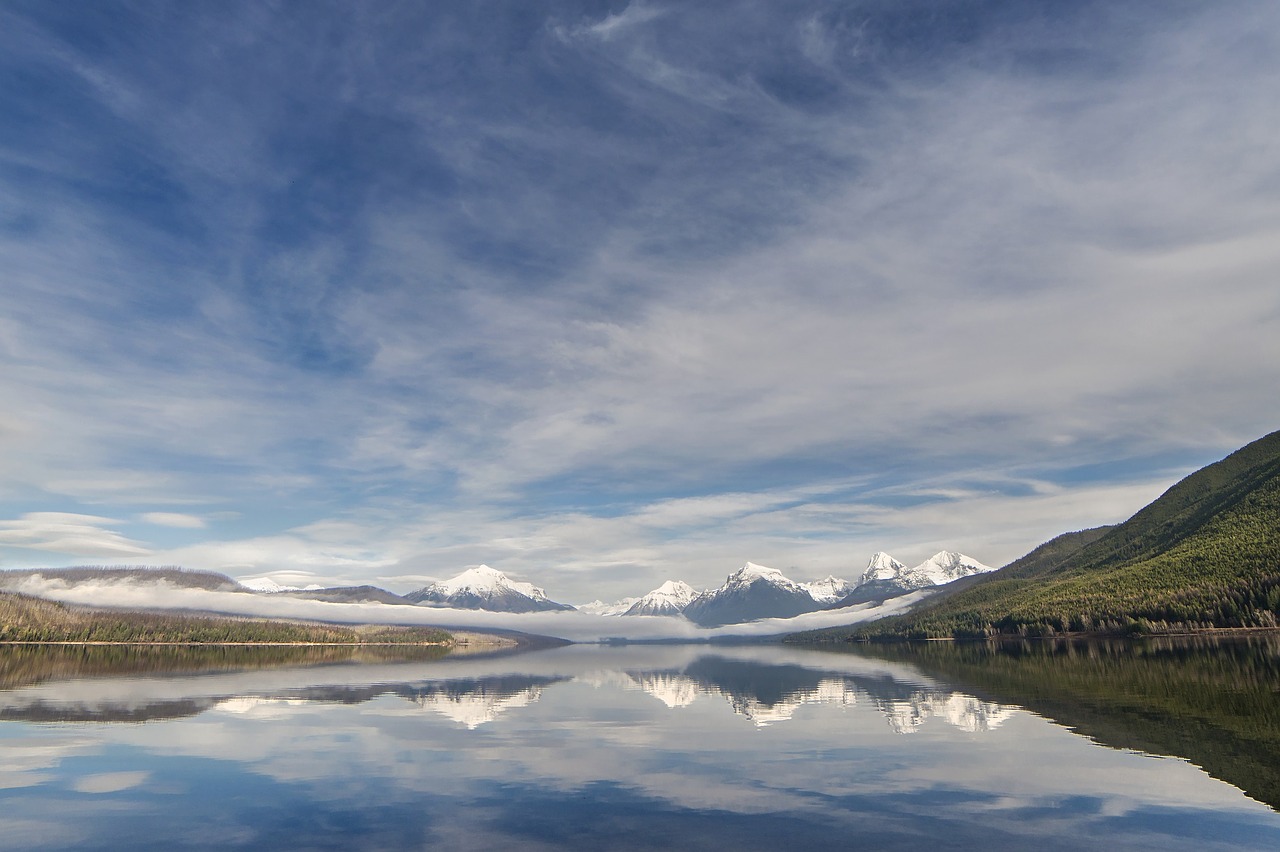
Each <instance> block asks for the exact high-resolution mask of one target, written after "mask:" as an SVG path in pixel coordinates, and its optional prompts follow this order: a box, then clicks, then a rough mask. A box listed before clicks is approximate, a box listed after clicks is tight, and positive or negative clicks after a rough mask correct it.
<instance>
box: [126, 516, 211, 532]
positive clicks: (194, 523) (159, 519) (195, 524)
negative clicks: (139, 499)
mask: <svg viewBox="0 0 1280 852" xmlns="http://www.w3.org/2000/svg"><path fill="white" fill-rule="evenodd" d="M139 517H140V518H141V519H142V520H143V521H145V522H146V523H148V524H155V525H157V526H161V527H176V528H178V529H188V530H198V529H204V527H205V522H204V519H203V518H200V517H197V516H196V515H184V514H181V513H179V512H146V513H144V514H142V515H140V516H139Z"/></svg>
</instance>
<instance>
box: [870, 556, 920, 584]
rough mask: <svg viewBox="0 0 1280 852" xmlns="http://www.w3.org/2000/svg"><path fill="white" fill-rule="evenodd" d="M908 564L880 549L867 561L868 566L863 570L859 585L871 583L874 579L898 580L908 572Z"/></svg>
mask: <svg viewBox="0 0 1280 852" xmlns="http://www.w3.org/2000/svg"><path fill="white" fill-rule="evenodd" d="M907 570H908V569H907V566H906V565H903V564H902V563H901V562H899V561H898V560H896V559H894V558H893V557H892V556H890V555H889V554H887V553H885V552H884V551H879V552H878V553H874V554H872V556H871V560H870V561H869V562H867V567H866V568H865V569H864V570H863V572H862V576H861V577H859V578H858V583H857V585H859V586H861V585H863V584H864V583H870V582H872V581H873V580H896V579H898V578H899V577H901V576H903V575H904V574H906V573H907Z"/></svg>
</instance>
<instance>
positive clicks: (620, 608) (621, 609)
mask: <svg viewBox="0 0 1280 852" xmlns="http://www.w3.org/2000/svg"><path fill="white" fill-rule="evenodd" d="M638 600H640V599H639V598H635V597H632V598H623V599H622V600H620V601H615V602H614V603H605V602H604V601H602V600H600V599H598V598H597V599H596V600H593V601H592V602H591V603H584V604H578V612H585V613H587V614H589V615H622V614H624V613H625V612H626V611H627V610H629V609H631V605H632V604H633V603H635V602H636V601H638Z"/></svg>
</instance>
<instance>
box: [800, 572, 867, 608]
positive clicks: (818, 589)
mask: <svg viewBox="0 0 1280 852" xmlns="http://www.w3.org/2000/svg"><path fill="white" fill-rule="evenodd" d="M801 585H803V586H804V587H805V588H806V589H808V590H809V594H810V595H811V596H812V597H813V599H814V600H815V601H817V602H818V603H821V604H831V603H835V602H836V601H838V600H842V599H843V598H845V597H846V596H848V595H849V593H850V592H852V591H853V590H854V589H855V588H856V587H857V584H856V583H850V582H849V581H848V580H841V579H840V578H838V577H832V576H828V577H827V578H826V579H825V580H814V581H813V582H812V583H802V584H801Z"/></svg>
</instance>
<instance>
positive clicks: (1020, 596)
mask: <svg viewBox="0 0 1280 852" xmlns="http://www.w3.org/2000/svg"><path fill="white" fill-rule="evenodd" d="M1099 532H1100V533H1101V534H1100V535H1097V534H1098V533H1099ZM1278 615H1280V432H1273V433H1272V434H1270V435H1267V436H1266V437H1265V438H1261V439H1259V440H1257V441H1255V442H1253V443H1252V444H1249V445H1248V446H1246V447H1244V448H1242V449H1240V450H1238V451H1236V452H1235V453H1232V454H1231V455H1230V456H1228V457H1227V458H1225V459H1223V460H1222V461H1220V462H1217V463H1215V464H1212V465H1210V466H1208V467H1206V468H1204V469H1202V470H1199V471H1197V472H1196V473H1193V474H1192V475H1191V476H1188V477H1187V478H1186V479H1184V480H1182V481H1181V482H1179V483H1178V484H1177V485H1174V486H1173V487H1172V488H1170V489H1169V490H1168V491H1166V492H1165V493H1164V494H1163V495H1161V497H1160V498H1159V499H1157V500H1156V501H1155V502H1153V503H1151V504H1150V505H1149V506H1147V507H1146V508H1145V509H1143V510H1142V511H1140V512H1138V513H1137V514H1136V515H1134V516H1133V517H1132V518H1130V519H1129V520H1128V521H1126V522H1125V523H1123V524H1120V525H1119V526H1116V527H1112V528H1110V529H1106V528H1103V529H1102V530H1086V531H1084V532H1081V533H1072V534H1068V535H1067V536H1060V537H1059V538H1057V539H1054V540H1053V541H1051V542H1049V543H1048V544H1045V545H1042V546H1041V547H1039V548H1037V549H1036V550H1034V551H1032V552H1031V553H1029V554H1027V556H1024V557H1023V558H1022V559H1019V560H1018V561H1016V562H1013V563H1011V564H1010V565H1008V566H1006V567H1005V568H1002V569H1001V570H999V571H996V572H993V573H991V574H987V575H983V576H982V577H981V578H979V579H978V580H977V581H975V582H973V583H971V584H968V586H967V587H966V588H963V589H960V590H958V591H956V592H954V593H951V594H948V595H946V596H944V597H942V598H941V599H939V600H936V601H932V602H930V603H928V604H926V605H925V606H924V607H922V608H920V609H918V610H916V611H914V612H912V613H909V614H907V615H903V616H898V617H895V618H890V619H884V620H881V621H876V622H870V623H866V624H859V625H853V626H851V627H845V628H834V629H831V630H824V631H813V632H812V633H808V634H797V635H796V636H795V637H794V640H795V641H839V640H864V639H872V640H875V639H903V638H906V639H925V638H946V637H955V638H975V637H983V636H996V635H1011V634H1012V635H1023V636H1045V635H1054V634H1057V633H1063V632H1102V633H1123V632H1166V631H1176V630H1185V629H1197V628H1205V627H1274V626H1276V623H1277V616H1278Z"/></svg>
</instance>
